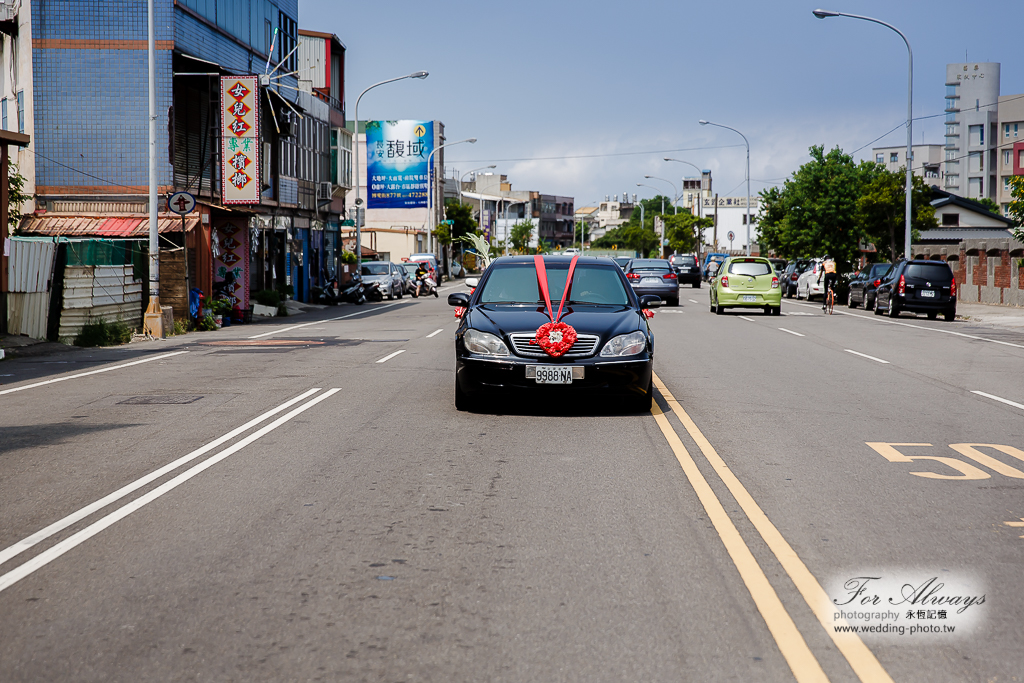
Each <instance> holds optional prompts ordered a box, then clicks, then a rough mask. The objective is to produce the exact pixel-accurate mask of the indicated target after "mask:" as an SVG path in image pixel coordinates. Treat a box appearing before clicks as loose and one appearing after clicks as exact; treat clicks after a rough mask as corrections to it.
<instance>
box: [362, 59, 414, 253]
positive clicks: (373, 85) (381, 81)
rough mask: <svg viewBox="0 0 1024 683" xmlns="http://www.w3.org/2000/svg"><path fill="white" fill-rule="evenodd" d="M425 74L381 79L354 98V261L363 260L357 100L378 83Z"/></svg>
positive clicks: (383, 83) (382, 83)
mask: <svg viewBox="0 0 1024 683" xmlns="http://www.w3.org/2000/svg"><path fill="white" fill-rule="evenodd" d="M427 76H429V74H428V73H427V72H426V71H414V72H412V73H411V74H407V75H405V76H397V77H395V78H389V79H388V80H386V81H381V82H380V83H374V84H373V85H371V86H370V87H369V88H367V89H366V90H364V91H363V92H361V93H359V97H357V98H356V108H355V117H356V118H355V123H354V126H353V128H354V130H353V131H352V139H353V141H354V143H355V144H353V145H352V148H353V149H352V152H353V153H352V171H353V177H354V179H355V183H354V184H355V190H356V198H355V200H354V201H353V202H352V204H353V205H354V206H355V207H356V263H362V262H363V241H362V240H363V233H362V227H363V221H362V216H360V211H359V205H360V204H362V203H363V200H362V199H360V198H359V100H361V99H363V95H365V94H366V93H368V92H369V91H371V90H373V89H374V88H376V87H377V86H379V85H385V84H386V83H394V82H395V81H401V80H405V79H406V78H418V79H420V80H423V79H424V78H426V77H427ZM367 192H369V185H367Z"/></svg>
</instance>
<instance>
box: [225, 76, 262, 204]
mask: <svg viewBox="0 0 1024 683" xmlns="http://www.w3.org/2000/svg"><path fill="white" fill-rule="evenodd" d="M220 107H221V111H220V114H221V117H220V118H221V131H220V134H221V140H222V141H223V149H222V150H221V163H222V164H223V167H222V169H221V172H222V175H221V178H223V179H224V203H225V204H259V203H260V189H261V188H260V184H261V182H262V181H261V179H260V152H259V149H260V136H259V130H260V116H259V80H258V77H257V76H221V78H220Z"/></svg>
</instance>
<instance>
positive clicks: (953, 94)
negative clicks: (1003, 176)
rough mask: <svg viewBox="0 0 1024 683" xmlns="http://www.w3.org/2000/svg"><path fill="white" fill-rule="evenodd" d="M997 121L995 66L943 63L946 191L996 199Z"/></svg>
mask: <svg viewBox="0 0 1024 683" xmlns="http://www.w3.org/2000/svg"><path fill="white" fill-rule="evenodd" d="M998 118H999V64H998V63H996V62H971V63H960V64H947V65H946V148H945V152H946V158H945V165H946V175H945V184H944V185H945V189H946V191H947V192H952V193H954V194H957V195H960V196H961V197H967V198H969V199H975V200H979V199H983V198H985V197H988V198H989V199H993V200H994V199H995V198H996V187H995V186H996V147H997V144H998V135H997V125H998Z"/></svg>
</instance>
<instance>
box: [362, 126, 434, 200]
mask: <svg viewBox="0 0 1024 683" xmlns="http://www.w3.org/2000/svg"><path fill="white" fill-rule="evenodd" d="M433 149H434V122H433V121H367V122H366V178H367V183H366V188H367V192H366V194H367V197H366V207H367V208H369V209H414V208H425V207H426V206H427V187H428V184H429V182H430V170H429V169H428V168H427V158H428V157H429V156H430V153H431V151H433Z"/></svg>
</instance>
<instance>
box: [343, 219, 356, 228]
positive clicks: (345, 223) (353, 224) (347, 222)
mask: <svg viewBox="0 0 1024 683" xmlns="http://www.w3.org/2000/svg"><path fill="white" fill-rule="evenodd" d="M341 227H343V228H354V227H356V222H355V221H354V220H352V219H351V218H348V219H346V220H343V221H342V222H341Z"/></svg>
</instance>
